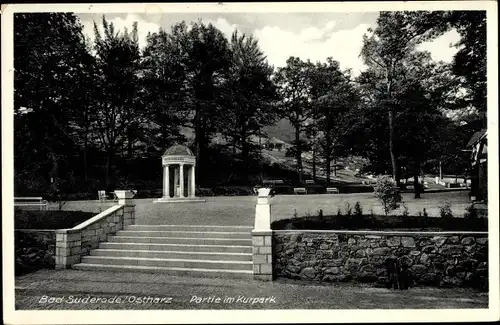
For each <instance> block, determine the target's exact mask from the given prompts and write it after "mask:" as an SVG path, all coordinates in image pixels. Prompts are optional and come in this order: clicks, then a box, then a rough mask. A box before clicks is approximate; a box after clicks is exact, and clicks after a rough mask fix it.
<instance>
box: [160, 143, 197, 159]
mask: <svg viewBox="0 0 500 325" xmlns="http://www.w3.org/2000/svg"><path fill="white" fill-rule="evenodd" d="M163 155H164V156H194V153H193V152H192V151H191V149H189V148H188V147H186V146H183V145H180V144H176V145H173V146H171V147H170V148H168V149H167V150H165V153H164V154H163Z"/></svg>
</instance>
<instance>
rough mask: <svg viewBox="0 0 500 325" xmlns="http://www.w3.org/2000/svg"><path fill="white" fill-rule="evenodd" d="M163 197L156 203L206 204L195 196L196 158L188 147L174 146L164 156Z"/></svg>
mask: <svg viewBox="0 0 500 325" xmlns="http://www.w3.org/2000/svg"><path fill="white" fill-rule="evenodd" d="M162 166H163V197H162V198H159V199H156V200H155V201H154V202H155V203H178V202H205V200H203V199H200V198H197V197H196V196H195V190H196V180H195V168H196V157H195V155H194V154H193V152H192V151H191V150H190V149H189V148H188V147H186V146H183V145H174V146H172V147H170V148H168V149H167V150H165V153H164V154H163V156H162Z"/></svg>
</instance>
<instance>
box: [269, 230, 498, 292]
mask: <svg viewBox="0 0 500 325" xmlns="http://www.w3.org/2000/svg"><path fill="white" fill-rule="evenodd" d="M273 246H274V254H273V260H274V263H273V273H274V275H275V276H277V277H286V278H295V279H304V280H316V281H329V282H336V281H359V282H368V283H374V284H376V285H380V286H385V285H387V283H388V280H389V279H388V276H387V269H386V264H385V262H386V259H388V258H391V257H392V258H397V259H399V261H400V262H401V263H404V265H407V266H408V267H409V270H410V273H411V274H412V278H413V281H412V282H413V285H417V286H418V285H430V286H438V287H440V286H453V287H457V286H469V287H478V288H481V289H485V288H486V289H487V287H488V234H487V233H478V232H455V233H451V232H443V233H438V232H436V233H429V232H376V231H373V232H362V231H300V230H293V231H287V230H281V231H273Z"/></svg>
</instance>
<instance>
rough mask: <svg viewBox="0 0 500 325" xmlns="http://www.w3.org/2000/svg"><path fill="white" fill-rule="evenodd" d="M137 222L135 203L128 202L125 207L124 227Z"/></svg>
mask: <svg viewBox="0 0 500 325" xmlns="http://www.w3.org/2000/svg"><path fill="white" fill-rule="evenodd" d="M133 224H135V204H130V203H127V204H125V206H124V207H123V227H125V226H129V225H133Z"/></svg>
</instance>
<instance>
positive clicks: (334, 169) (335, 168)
mask: <svg viewBox="0 0 500 325" xmlns="http://www.w3.org/2000/svg"><path fill="white" fill-rule="evenodd" d="M333 176H335V177H337V159H336V158H333Z"/></svg>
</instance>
